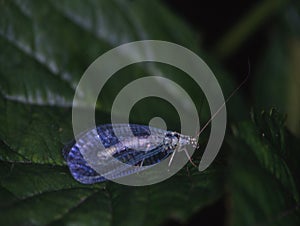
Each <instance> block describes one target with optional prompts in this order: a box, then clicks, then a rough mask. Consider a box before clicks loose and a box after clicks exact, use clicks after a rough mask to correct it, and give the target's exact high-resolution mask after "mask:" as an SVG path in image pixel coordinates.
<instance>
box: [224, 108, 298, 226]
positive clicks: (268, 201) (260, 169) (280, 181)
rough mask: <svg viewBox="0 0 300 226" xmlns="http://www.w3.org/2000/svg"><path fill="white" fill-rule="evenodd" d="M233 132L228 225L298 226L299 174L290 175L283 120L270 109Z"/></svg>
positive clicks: (289, 151)
mask: <svg viewBox="0 0 300 226" xmlns="http://www.w3.org/2000/svg"><path fill="white" fill-rule="evenodd" d="M253 121H254V122H245V123H243V124H241V125H239V126H238V127H236V128H234V133H235V135H236V138H235V139H233V140H232V141H231V146H232V147H233V155H232V156H231V160H230V173H229V175H228V183H229V192H230V198H231V201H230V202H231V210H232V214H231V215H232V216H231V222H232V225H257V224H258V225H298V224H299V222H300V217H299V216H300V215H299V187H298V186H297V182H296V181H297V179H296V178H298V177H299V172H298V173H295V171H292V170H293V169H294V168H293V166H292V165H291V164H290V158H295V157H296V156H294V155H293V153H295V149H296V147H292V149H287V148H286V147H287V145H286V144H285V142H286V131H285V128H284V122H285V117H283V116H282V115H281V114H279V113H278V112H277V111H276V110H274V109H272V110H271V111H270V112H269V113H266V112H262V113H261V114H253Z"/></svg>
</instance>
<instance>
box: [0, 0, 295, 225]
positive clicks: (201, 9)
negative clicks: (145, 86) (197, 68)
mask: <svg viewBox="0 0 300 226" xmlns="http://www.w3.org/2000/svg"><path fill="white" fill-rule="evenodd" d="M201 4H202V5H201V6H196V5H195V3H194V2H193V1H184V2H183V1H180V0H172V1H171V0H164V1H158V0H155V1H140V0H132V1H129V0H128V1H121V0H111V1H108V0H107V1H106V0H87V1H80V0H75V1H69V0H60V1H56V0H47V1H34V0H0V15H1V16H0V50H1V52H0V125H1V126H0V210H1V211H0V224H1V225H299V223H300V213H299V212H300V210H299V186H300V180H299V178H300V168H299V160H300V154H299V145H300V140H299V137H300V117H299V113H300V101H299V99H300V90H299V86H300V4H299V2H298V1H288V0H275V1H274V0H264V1H251V2H250V1H249V2H247V3H245V2H240V3H236V2H234V3H228V2H224V3H220V2H218V3H217V2H214V1H209V2H206V3H201ZM143 39H158V40H165V41H171V42H175V43H177V44H180V45H183V46H185V47H187V48H189V49H191V50H192V51H194V52H195V53H197V54H198V55H199V56H200V57H201V58H202V59H204V60H205V62H206V63H207V64H208V65H209V67H210V68H211V69H212V71H213V72H214V74H215V75H216V77H217V79H218V81H219V83H220V85H221V87H222V90H223V92H224V95H225V96H229V95H230V93H231V92H232V91H233V90H234V88H235V87H237V86H238V84H239V83H240V82H241V81H242V80H243V79H244V78H245V77H246V76H247V74H249V75H250V78H249V80H248V81H247V83H246V85H245V86H243V88H242V89H240V90H239V92H238V93H237V94H236V95H235V96H234V97H233V98H232V99H231V100H230V101H229V102H228V104H227V111H228V119H229V121H228V128H227V135H226V137H225V141H224V144H223V147H222V149H221V151H220V153H219V155H218V157H217V159H216V160H215V161H214V163H213V164H212V165H211V166H210V167H209V168H208V169H207V170H206V171H204V172H201V173H200V172H198V170H197V169H195V168H194V167H193V166H192V165H190V164H187V166H186V167H184V168H183V169H182V170H181V171H180V172H179V173H178V174H177V175H175V176H174V177H172V178H170V179H168V180H166V181H164V182H161V183H159V184H156V185H152V186H147V187H141V188H139V187H126V186H122V185H119V184H114V183H112V182H106V183H100V184H95V185H82V184H79V183H78V182H76V181H75V180H74V179H73V178H72V177H71V175H70V173H69V171H68V168H67V166H66V163H65V162H64V160H63V158H62V154H61V150H62V148H63V146H64V145H65V144H66V143H67V142H68V141H70V140H71V139H72V138H73V134H72V125H71V106H72V98H73V95H74V91H75V88H76V85H77V83H78V81H79V79H80V78H81V76H82V74H83V73H84V71H85V70H86V68H87V67H88V66H89V65H90V64H91V63H92V62H93V61H94V60H95V59H96V58H97V57H98V56H100V55H101V54H103V53H104V52H106V51H108V50H109V49H111V48H113V47H116V46H118V45H120V44H123V43H127V42H130V41H137V40H143ZM179 57H180V56H179ZM154 72H155V73H159V74H163V75H164V76H165V77H167V78H170V79H172V80H173V81H175V82H176V83H178V84H179V85H180V86H182V87H184V88H185V90H186V91H187V92H188V94H189V95H190V96H191V98H192V99H193V101H194V102H195V104H196V107H197V109H198V111H199V116H200V118H201V121H203V122H205V121H207V120H208V119H209V117H210V112H209V110H208V108H207V103H206V100H205V98H204V97H203V94H202V91H201V90H200V89H199V87H198V86H197V85H196V84H195V83H194V82H193V81H192V80H191V79H189V78H188V77H187V76H186V75H185V74H184V73H183V72H181V71H179V70H177V69H175V68H173V67H171V66H168V65H164V64H159V63H141V64H136V65H130V66H128V67H126V68H124V69H122V70H121V71H118V72H117V73H116V74H115V75H114V76H113V77H112V78H111V79H110V80H109V81H108V82H107V84H106V85H105V87H104V88H103V90H102V91H101V93H100V95H99V98H98V102H97V112H96V121H97V122H98V123H99V124H101V123H109V121H110V114H109V112H110V108H111V105H112V102H113V100H114V98H115V96H116V95H117V94H118V92H119V91H120V90H121V89H122V87H124V86H125V85H126V84H128V83H129V82H130V81H132V80H134V79H136V78H139V77H141V76H147V75H152V74H153V73H154ZM162 88H163V86H162ZM178 98H180V96H178ZM154 106H155V107H154ZM154 116H160V117H162V118H163V119H164V120H165V121H166V123H167V126H168V129H172V130H179V125H180V123H179V118H178V114H177V113H176V111H175V109H174V108H172V107H171V106H170V105H169V104H168V103H166V102H165V101H164V100H161V99H159V98H147V99H144V100H141V101H140V102H138V103H137V104H136V106H134V108H133V109H132V112H131V115H130V120H131V121H132V122H135V123H144V124H147V123H148V122H149V120H150V119H151V118H152V117H154ZM203 122H202V123H203ZM208 135H209V130H207V131H205V132H204V133H203V134H202V136H201V137H200V144H201V145H200V148H199V150H197V152H196V153H195V154H194V156H193V161H195V162H196V163H197V162H198V161H199V159H200V158H201V154H202V153H203V150H204V147H205V142H207V139H208Z"/></svg>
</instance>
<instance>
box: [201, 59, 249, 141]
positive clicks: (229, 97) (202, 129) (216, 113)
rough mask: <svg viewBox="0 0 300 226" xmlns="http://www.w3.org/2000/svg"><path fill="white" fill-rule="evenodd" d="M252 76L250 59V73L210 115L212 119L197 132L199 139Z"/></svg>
mask: <svg viewBox="0 0 300 226" xmlns="http://www.w3.org/2000/svg"><path fill="white" fill-rule="evenodd" d="M249 76H250V61H249V59H248V73H247V76H246V78H244V80H243V81H242V82H241V83H240V84H239V85H238V87H237V88H235V90H233V92H232V93H231V94H230V95H229V96H228V97H227V98H226V100H225V101H224V103H223V104H222V105H221V106H220V107H219V109H218V110H217V111H216V112H215V113H214V114H213V115H212V116H211V117H210V119H209V120H208V121H207V122H206V123H205V124H204V126H203V127H202V128H201V129H200V131H199V132H198V133H197V135H196V138H197V139H198V137H199V136H200V134H201V133H202V132H203V131H204V130H205V129H206V128H207V127H208V126H209V124H210V123H211V122H212V120H214V118H215V117H216V116H217V115H218V114H219V112H220V111H221V110H222V109H223V108H224V107H225V105H226V104H227V102H228V101H229V100H230V99H231V98H232V97H233V96H234V94H235V93H236V92H237V91H238V90H239V89H240V88H241V87H242V86H243V85H244V84H245V83H246V82H247V80H248V78H249Z"/></svg>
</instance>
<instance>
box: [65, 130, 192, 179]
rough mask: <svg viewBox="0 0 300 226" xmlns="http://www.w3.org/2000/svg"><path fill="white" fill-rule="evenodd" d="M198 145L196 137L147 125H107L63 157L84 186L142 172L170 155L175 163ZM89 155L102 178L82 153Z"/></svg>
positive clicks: (68, 148) (90, 133)
mask: <svg viewBox="0 0 300 226" xmlns="http://www.w3.org/2000/svg"><path fill="white" fill-rule="evenodd" d="M115 132H116V134H117V135H116V134H115ZM99 141H100V142H101V144H102V145H99ZM196 144H197V140H196V138H192V137H190V136H185V135H182V134H179V133H176V132H171V131H166V130H162V129H158V128H153V127H149V126H145V125H136V124H114V125H113V126H112V125H111V124H105V125H100V126H98V127H97V128H96V129H92V130H89V131H87V132H85V133H82V134H81V135H79V137H78V138H77V142H75V141H74V142H72V143H71V144H69V145H67V146H66V147H65V148H64V149H63V155H64V158H65V160H66V161H67V164H68V166H69V169H70V172H71V174H72V175H73V177H74V178H75V179H76V180H77V181H79V182H81V183H83V184H92V183H97V182H102V181H105V180H107V179H106V178H107V177H109V178H110V179H116V178H119V177H123V176H127V175H130V174H132V173H136V172H140V171H142V170H145V169H147V168H149V167H151V166H153V165H155V164H157V163H159V162H160V161H162V160H164V159H166V158H167V157H169V156H170V155H172V157H171V160H170V161H172V158H173V156H174V154H175V152H176V151H180V150H182V149H183V148H184V147H185V146H187V145H193V146H196ZM86 152H89V153H91V154H94V157H93V161H94V162H95V164H97V167H98V169H99V167H100V169H101V172H105V173H104V174H102V175H100V174H99V173H98V172H97V171H96V170H95V169H94V168H93V167H92V166H91V165H90V164H89V163H88V162H87V161H86V160H85V158H84V157H83V154H82V153H86ZM112 158H114V159H115V160H118V161H120V162H122V163H125V164H122V165H119V164H115V163H116V161H110V160H109V159H112ZM132 166H137V167H132ZM140 166H143V167H140ZM104 176H105V177H104Z"/></svg>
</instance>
